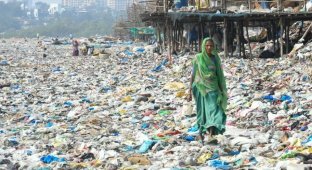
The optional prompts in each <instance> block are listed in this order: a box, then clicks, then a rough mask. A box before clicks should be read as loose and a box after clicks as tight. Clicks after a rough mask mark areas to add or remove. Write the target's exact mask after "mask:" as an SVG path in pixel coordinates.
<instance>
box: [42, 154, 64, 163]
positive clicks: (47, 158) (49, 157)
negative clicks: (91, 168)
mask: <svg viewBox="0 0 312 170" xmlns="http://www.w3.org/2000/svg"><path fill="white" fill-rule="evenodd" d="M40 160H41V161H42V162H43V163H46V164H49V163H52V162H65V161H66V160H65V158H58V157H56V156H53V155H44V156H42V157H41V158H40Z"/></svg>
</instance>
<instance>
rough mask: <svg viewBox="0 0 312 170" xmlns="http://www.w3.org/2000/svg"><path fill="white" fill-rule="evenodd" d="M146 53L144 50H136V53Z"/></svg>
mask: <svg viewBox="0 0 312 170" xmlns="http://www.w3.org/2000/svg"><path fill="white" fill-rule="evenodd" d="M144 51H145V49H144V48H138V49H137V50H136V52H138V53H143V52H144Z"/></svg>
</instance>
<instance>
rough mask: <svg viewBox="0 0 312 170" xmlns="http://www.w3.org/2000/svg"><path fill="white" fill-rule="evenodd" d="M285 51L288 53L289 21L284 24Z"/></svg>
mask: <svg viewBox="0 0 312 170" xmlns="http://www.w3.org/2000/svg"><path fill="white" fill-rule="evenodd" d="M285 31H286V37H285V38H286V53H289V23H288V22H287V24H286V30H285Z"/></svg>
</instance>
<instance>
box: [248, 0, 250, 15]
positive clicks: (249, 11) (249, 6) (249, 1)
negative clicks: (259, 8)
mask: <svg viewBox="0 0 312 170" xmlns="http://www.w3.org/2000/svg"><path fill="white" fill-rule="evenodd" d="M248 6H249V13H251V2H250V0H248Z"/></svg>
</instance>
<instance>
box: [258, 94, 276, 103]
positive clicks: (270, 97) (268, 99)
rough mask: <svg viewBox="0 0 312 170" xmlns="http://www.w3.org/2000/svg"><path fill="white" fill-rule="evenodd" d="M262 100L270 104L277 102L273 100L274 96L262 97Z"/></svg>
mask: <svg viewBox="0 0 312 170" xmlns="http://www.w3.org/2000/svg"><path fill="white" fill-rule="evenodd" d="M262 98H263V99H264V100H267V101H270V102H272V101H276V100H277V99H276V98H274V96H272V95H267V96H263V97H262Z"/></svg>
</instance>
